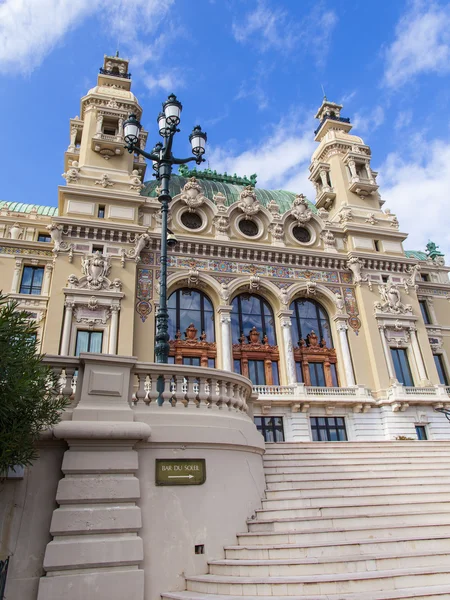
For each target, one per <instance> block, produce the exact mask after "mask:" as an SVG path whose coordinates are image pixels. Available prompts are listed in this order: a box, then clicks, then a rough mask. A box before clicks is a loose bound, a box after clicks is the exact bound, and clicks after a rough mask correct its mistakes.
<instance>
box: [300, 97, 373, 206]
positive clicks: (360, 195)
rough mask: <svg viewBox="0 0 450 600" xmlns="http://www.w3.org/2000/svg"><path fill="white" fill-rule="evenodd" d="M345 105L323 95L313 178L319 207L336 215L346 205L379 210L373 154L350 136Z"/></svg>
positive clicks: (361, 142)
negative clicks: (343, 106)
mask: <svg viewBox="0 0 450 600" xmlns="http://www.w3.org/2000/svg"><path fill="white" fill-rule="evenodd" d="M341 110H342V105H341V104H337V103H335V102H330V101H329V100H328V99H327V97H326V96H325V93H324V98H323V101H322V104H321V106H320V108H319V110H318V111H317V113H316V115H315V118H316V119H318V121H319V126H318V127H317V129H316V130H315V132H314V134H315V140H316V142H319V147H318V148H317V149H316V151H315V152H314V154H313V157H312V162H311V165H310V177H309V179H310V180H311V181H312V183H313V184H314V186H315V188H316V192H317V194H316V205H317V207H318V208H325V209H326V210H328V211H330V213H331V214H332V215H333V214H335V213H337V212H339V210H340V209H341V208H342V207H343V206H350V205H352V206H364V207H369V208H370V209H371V210H373V209H379V208H380V197H379V195H378V192H377V190H378V185H377V182H376V173H374V172H373V171H372V169H371V167H370V159H371V152H370V148H369V146H366V145H365V144H364V142H363V140H362V139H361V138H360V137H358V136H356V135H353V134H351V133H350V131H351V129H352V125H351V123H350V119H349V118H346V117H342V116H341Z"/></svg>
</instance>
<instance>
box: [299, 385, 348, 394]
mask: <svg viewBox="0 0 450 600" xmlns="http://www.w3.org/2000/svg"><path fill="white" fill-rule="evenodd" d="M305 390H306V395H307V396H357V395H359V390H358V388H357V387H318V386H314V387H311V386H305Z"/></svg>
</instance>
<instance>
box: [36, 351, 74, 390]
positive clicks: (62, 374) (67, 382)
mask: <svg viewBox="0 0 450 600" xmlns="http://www.w3.org/2000/svg"><path fill="white" fill-rule="evenodd" d="M43 362H44V363H45V364H47V365H49V366H51V367H52V369H53V372H54V373H55V375H56V376H57V378H58V393H59V394H61V395H62V396H64V397H65V398H67V399H69V400H73V398H74V397H75V393H76V389H77V381H78V369H79V363H80V361H79V359H78V358H77V357H74V356H51V357H50V356H49V357H44V359H43Z"/></svg>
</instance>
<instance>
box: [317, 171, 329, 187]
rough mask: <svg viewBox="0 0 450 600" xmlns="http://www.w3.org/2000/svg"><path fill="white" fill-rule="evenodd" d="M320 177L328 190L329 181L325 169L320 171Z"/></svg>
mask: <svg viewBox="0 0 450 600" xmlns="http://www.w3.org/2000/svg"><path fill="white" fill-rule="evenodd" d="M319 175H320V179H321V181H322V185H323V187H324V188H327V187H328V180H327V172H326V171H325V169H320V171H319Z"/></svg>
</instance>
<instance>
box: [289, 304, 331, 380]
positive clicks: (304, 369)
mask: <svg viewBox="0 0 450 600" xmlns="http://www.w3.org/2000/svg"><path fill="white" fill-rule="evenodd" d="M289 308H290V309H291V310H292V317H291V318H292V341H293V343H294V357H295V364H296V370H297V381H299V382H303V383H305V385H313V386H327V387H331V386H337V385H338V376H337V368H336V362H337V361H336V350H334V348H333V339H332V337H331V329H330V321H329V319H328V315H327V313H326V311H325V309H324V308H323V306H322V305H321V304H319V303H318V302H316V301H315V300H309V299H306V298H298V299H297V300H294V301H293V302H292V303H291V305H290V307H289Z"/></svg>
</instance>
